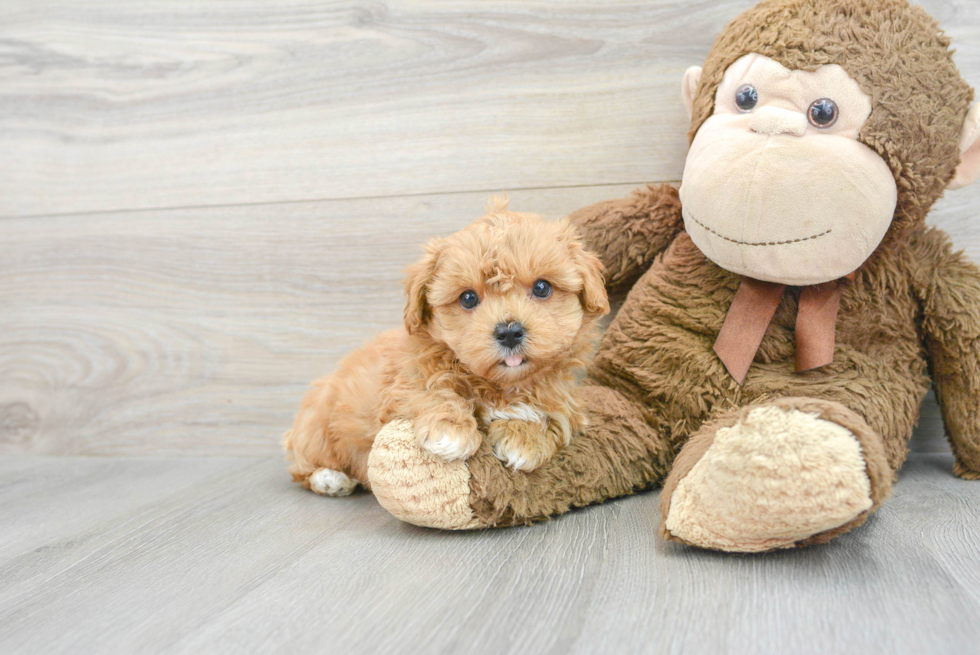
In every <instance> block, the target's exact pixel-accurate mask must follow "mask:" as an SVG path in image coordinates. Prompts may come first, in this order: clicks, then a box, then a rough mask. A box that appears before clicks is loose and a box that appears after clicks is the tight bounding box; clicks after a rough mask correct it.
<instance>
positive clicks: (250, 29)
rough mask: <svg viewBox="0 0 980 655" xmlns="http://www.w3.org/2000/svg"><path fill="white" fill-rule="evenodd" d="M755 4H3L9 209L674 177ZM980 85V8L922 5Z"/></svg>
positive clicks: (959, 0) (0, 104)
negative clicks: (691, 90)
mask: <svg viewBox="0 0 980 655" xmlns="http://www.w3.org/2000/svg"><path fill="white" fill-rule="evenodd" d="M751 4H752V0H702V1H700V2H697V3H694V4H692V3H690V2H686V1H679V0H649V1H647V2H643V3H635V2H629V1H626V0H610V1H603V2H595V1H594V0H560V1H557V0H548V1H542V0H534V1H530V2H529V1H526V0H496V1H494V2H492V3H488V2H479V1H476V0H465V1H463V0H452V1H449V2H445V1H442V0H440V1H438V2H436V1H434V0H423V1H420V0H412V1H409V0H396V1H389V2H374V1H369V0H360V1H358V0H347V1H334V2H324V1H323V0H286V1H284V2H277V3H274V4H270V3H268V2H264V1H262V0H239V1H236V2H221V3H219V2H199V1H197V0H194V1H191V0H179V1H176V0H149V1H146V2H138V3H134V2H129V1H128V0H99V1H98V2H93V3H82V4H79V3H77V2H74V1H72V0H43V1H38V0H5V2H3V3H2V4H0V108H2V110H0V152H3V153H4V156H3V157H0V216H25V215H38V214H52V213H78V212H91V211H99V210H121V209H135V208H164V207H186V206H204V205H207V206H212V205H228V204H249V203H265V202H278V201H296V200H314V199H331V198H350V197H374V196H378V195H395V194H425V193H437V192H438V193H441V192H450V191H470V190H477V189H497V188H508V189H518V188H538V187H553V186H572V185H587V184H619V183H640V182H646V181H654V180H672V179H678V178H679V177H680V174H681V171H682V162H683V157H684V152H685V150H686V140H685V137H684V134H685V132H686V129H687V128H686V123H687V119H686V116H685V114H684V109H683V107H682V104H681V102H680V99H679V89H680V80H681V76H682V74H683V72H684V70H685V69H686V68H687V67H689V66H692V65H698V64H700V63H702V61H703V59H704V56H705V54H706V52H707V50H708V48H709V46H710V45H711V42H712V40H713V39H714V37H715V35H716V34H717V33H718V32H719V31H720V30H721V29H722V28H723V27H724V25H725V24H726V23H727V22H728V21H729V20H730V19H732V18H733V17H734V16H735V15H736V14H737V13H738V12H740V11H741V10H743V9H744V8H746V7H748V6H750V5H751ZM922 4H924V5H925V6H926V8H927V9H928V10H929V11H930V12H931V13H932V14H933V15H934V16H935V17H936V18H937V19H938V20H940V21H941V23H942V24H943V25H944V27H945V28H946V29H947V30H948V31H949V33H950V35H951V36H952V37H953V39H954V42H955V44H956V47H957V54H956V60H957V62H958V64H959V66H960V67H961V68H962V70H963V71H964V74H965V76H966V78H967V79H968V80H969V81H970V82H971V83H973V84H975V85H976V84H980V5H978V3H976V2H972V0H925V1H924V2H923V3H922Z"/></svg>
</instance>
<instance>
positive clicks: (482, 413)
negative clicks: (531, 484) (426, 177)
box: [283, 198, 609, 496]
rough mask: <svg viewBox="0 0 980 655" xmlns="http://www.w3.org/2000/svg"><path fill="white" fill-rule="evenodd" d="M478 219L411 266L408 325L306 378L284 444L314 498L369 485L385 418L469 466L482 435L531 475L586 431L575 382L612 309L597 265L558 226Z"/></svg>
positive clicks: (521, 219)
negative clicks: (331, 369)
mask: <svg viewBox="0 0 980 655" xmlns="http://www.w3.org/2000/svg"><path fill="white" fill-rule="evenodd" d="M506 205H507V203H506V199H503V200H501V199H496V198H494V199H491V204H490V207H489V208H488V212H489V213H488V214H487V215H486V216H484V217H482V218H480V219H479V220H477V221H476V222H475V223H473V224H472V225H470V226H469V227H467V228H465V229H463V230H461V231H460V232H457V233H456V234H453V235H452V236H449V237H447V238H444V239H434V240H432V241H430V242H429V243H428V244H427V245H426V247H425V256H424V257H423V258H422V260H421V261H419V262H418V263H417V264H415V265H413V266H411V267H410V268H409V269H408V272H407V273H408V275H407V282H406V293H407V296H408V303H407V305H406V307H405V326H404V328H400V329H397V330H391V331H389V332H385V333H383V334H381V335H380V336H379V337H377V338H376V339H375V340H374V341H372V342H371V343H369V344H368V345H367V346H365V347H364V348H362V349H360V350H357V351H355V352H353V353H351V354H350V355H348V356H347V357H346V358H345V359H344V360H343V361H341V362H340V365H339V366H338V369H337V371H336V372H335V373H334V374H333V375H331V376H328V377H324V378H321V379H319V380H316V381H315V382H313V388H312V389H311V390H310V392H309V393H308V394H307V395H306V397H305V398H304V399H303V403H302V406H301V408H300V411H299V414H298V415H297V416H296V421H295V423H294V424H293V427H292V429H291V430H290V431H289V432H287V433H286V435H285V437H284V439H283V443H284V446H285V448H286V450H287V456H288V457H289V458H290V459H291V460H292V465H291V466H290V472H291V473H292V475H293V479H294V480H296V481H297V482H300V483H301V484H303V486H305V487H307V488H309V489H312V490H313V491H315V492H317V493H319V494H325V495H330V496H343V495H347V494H349V493H351V492H352V491H353V490H354V488H355V487H356V486H357V485H358V484H362V485H364V486H365V487H369V484H368V477H367V461H368V453H369V451H370V449H371V444H372V442H373V441H374V437H375V435H376V434H377V433H378V431H379V430H380V429H381V427H382V426H383V425H384V424H385V423H387V422H388V421H391V420H394V419H399V418H401V419H408V420H409V421H411V422H412V423H413V425H414V429H415V434H416V436H417V438H418V440H419V443H420V444H421V445H422V447H423V448H425V449H426V450H428V451H429V452H431V453H433V454H434V455H436V456H438V457H442V458H445V459H465V458H467V457H469V456H470V455H472V454H473V453H474V452H476V449H477V448H478V447H479V446H480V443H481V441H482V440H483V439H484V438H486V439H488V440H489V443H490V445H491V446H492V448H493V452H494V454H495V455H496V456H497V457H499V458H500V459H501V460H503V461H504V462H506V463H507V464H508V465H509V466H511V467H513V468H514V469H518V470H522V471H531V470H533V469H535V468H537V467H538V466H540V465H541V464H542V463H543V462H545V461H547V460H548V459H549V458H550V457H552V456H554V455H555V453H556V452H557V451H558V449H559V448H560V447H561V446H562V445H564V444H567V443H568V442H569V440H570V439H571V438H572V436H573V435H574V434H575V433H576V432H578V431H580V430H581V429H582V428H583V427H584V426H585V423H586V417H585V415H584V413H583V411H582V409H581V408H580V406H579V402H578V400H577V398H576V389H577V379H576V374H577V372H580V371H581V370H582V369H583V368H584V367H585V366H586V365H587V363H588V359H589V357H590V356H591V353H592V350H593V346H594V341H595V336H596V321H597V319H598V318H599V317H600V316H602V315H603V314H606V313H608V312H609V300H608V298H607V296H606V291H605V287H604V283H603V270H602V264H601V263H600V262H599V260H598V259H597V258H596V257H595V256H594V255H592V254H591V253H589V252H587V251H586V250H585V249H584V248H583V247H582V243H581V242H580V240H579V238H578V236H577V235H576V234H575V231H574V229H573V228H572V226H571V225H570V224H569V223H568V222H567V221H560V222H551V221H546V220H543V219H541V218H540V217H538V216H534V215H532V214H519V213H515V212H510V211H507V209H506Z"/></svg>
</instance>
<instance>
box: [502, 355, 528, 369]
mask: <svg viewBox="0 0 980 655" xmlns="http://www.w3.org/2000/svg"><path fill="white" fill-rule="evenodd" d="M523 363H524V356H523V355H516V354H515V355H507V356H506V357H504V366H506V367H507V368H517V367H518V366H520V365H521V364H523Z"/></svg>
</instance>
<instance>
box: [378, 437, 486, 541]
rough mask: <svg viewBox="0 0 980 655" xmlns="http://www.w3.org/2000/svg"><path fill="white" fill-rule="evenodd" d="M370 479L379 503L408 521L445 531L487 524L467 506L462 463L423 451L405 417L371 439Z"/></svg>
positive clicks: (467, 480) (466, 473)
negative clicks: (404, 419)
mask: <svg viewBox="0 0 980 655" xmlns="http://www.w3.org/2000/svg"><path fill="white" fill-rule="evenodd" d="M368 480H369V481H370V483H371V491H372V492H373V493H374V495H375V496H376V497H377V499H378V502H379V503H381V506H382V507H384V508H385V509H386V510H388V511H389V512H391V513H392V514H393V515H394V516H395V517H397V518H399V519H401V520H402V521H405V522H407V523H412V524H414V525H420V526H423V527H427V528H441V529H443V530H470V529H474V528H482V527H486V526H484V524H483V523H481V522H480V521H479V520H478V519H477V518H476V517H475V516H474V515H473V510H472V509H471V508H470V505H469V498H470V472H469V469H468V468H467V467H466V462H464V461H460V460H454V461H446V460H443V459H440V458H439V457H437V456H435V455H432V454H430V453H428V452H426V451H424V450H422V447H421V446H419V444H418V441H417V440H416V438H415V432H414V430H413V429H412V424H411V423H410V422H408V421H392V422H391V423H388V424H387V425H385V426H384V427H383V428H382V429H381V431H380V432H379V433H378V435H377V436H376V437H375V439H374V445H373V446H372V447H371V453H370V455H369V456H368Z"/></svg>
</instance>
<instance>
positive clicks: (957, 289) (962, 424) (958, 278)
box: [913, 229, 980, 480]
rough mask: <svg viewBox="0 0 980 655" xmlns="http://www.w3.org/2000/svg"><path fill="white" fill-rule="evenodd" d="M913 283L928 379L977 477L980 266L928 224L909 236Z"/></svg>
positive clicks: (960, 455) (960, 464)
mask: <svg viewBox="0 0 980 655" xmlns="http://www.w3.org/2000/svg"><path fill="white" fill-rule="evenodd" d="M913 250H914V251H915V252H916V256H917V262H918V265H919V269H918V270H917V271H916V275H915V279H914V285H915V287H916V292H917V293H918V294H919V299H920V302H921V303H922V308H923V319H922V333H923V337H924V341H925V344H926V348H927V350H928V353H929V363H930V369H931V371H932V380H933V384H934V385H935V389H936V397H937V398H938V400H939V405H940V408H941V409H942V414H943V423H944V424H945V426H946V433H947V435H948V437H949V441H950V444H951V445H952V447H953V454H954V455H955V456H956V464H955V466H954V468H953V472H954V473H956V475H958V476H960V477H962V478H967V479H970V480H977V479H980V269H978V268H977V267H976V265H974V264H973V262H971V261H970V260H969V259H967V258H966V257H965V256H964V255H963V253H962V252H953V249H952V245H951V244H950V240H949V237H948V236H946V234H945V233H943V232H941V231H939V230H936V229H929V230H927V231H926V232H925V233H924V234H922V235H921V236H920V237H918V238H917V239H916V240H915V241H914V242H913Z"/></svg>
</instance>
